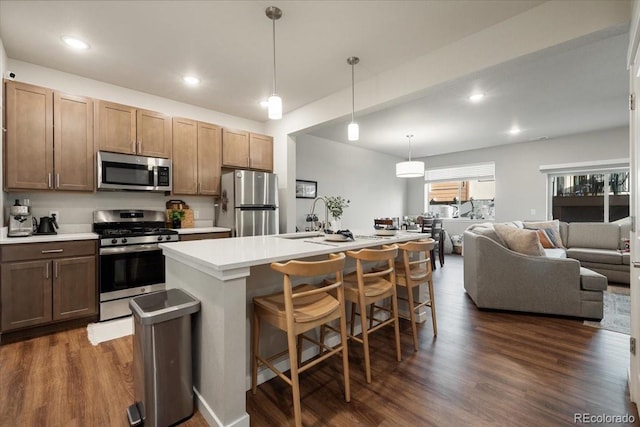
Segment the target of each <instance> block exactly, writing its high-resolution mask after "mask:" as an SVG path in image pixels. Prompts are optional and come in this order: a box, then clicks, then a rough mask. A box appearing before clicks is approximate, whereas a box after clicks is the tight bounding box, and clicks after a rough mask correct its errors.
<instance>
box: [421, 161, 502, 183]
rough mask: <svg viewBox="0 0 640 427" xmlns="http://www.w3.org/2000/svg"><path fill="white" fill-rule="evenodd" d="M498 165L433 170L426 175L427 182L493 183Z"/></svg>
mask: <svg viewBox="0 0 640 427" xmlns="http://www.w3.org/2000/svg"><path fill="white" fill-rule="evenodd" d="M495 174H496V164H495V163H494V162H490V163H476V164H471V165H463V166H455V167H446V168H438V169H431V168H428V169H427V171H426V173H425V182H428V183H431V182H447V181H467V180H472V179H477V180H487V181H491V180H494V179H495Z"/></svg>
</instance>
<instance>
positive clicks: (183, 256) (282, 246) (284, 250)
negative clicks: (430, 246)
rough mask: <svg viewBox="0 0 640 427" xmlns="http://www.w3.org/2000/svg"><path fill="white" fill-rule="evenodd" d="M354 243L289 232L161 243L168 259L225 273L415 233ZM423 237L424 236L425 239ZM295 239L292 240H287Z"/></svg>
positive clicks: (369, 235) (364, 236)
mask: <svg viewBox="0 0 640 427" xmlns="http://www.w3.org/2000/svg"><path fill="white" fill-rule="evenodd" d="M353 234H354V236H355V238H356V239H355V240H354V241H353V240H348V241H345V242H332V241H327V240H325V239H324V236H318V233H290V234H281V235H276V236H252V237H236V238H233V239H213V240H195V241H189V242H173V243H169V244H166V243H161V244H160V247H161V248H162V249H163V252H164V254H165V255H166V256H167V257H170V258H175V259H177V260H180V261H183V262H188V263H189V264H190V265H192V266H194V267H196V266H200V267H201V268H203V269H206V270H210V269H212V270H216V271H225V270H233V269H238V268H247V267H251V266H255V265H262V264H267V263H271V262H277V261H287V260H291V259H296V258H306V257H311V256H316V255H323V254H328V253H331V252H342V251H345V250H352V249H361V248H365V247H369V246H378V245H381V244H385V243H394V242H406V241H409V240H415V239H416V238H419V237H420V234H418V233H407V232H404V231H400V232H398V233H397V234H396V235H395V236H384V237H382V236H375V235H374V234H373V232H371V231H366V232H354V233H353ZM427 236H428V234H427V235H425V237H427ZM287 237H295V238H287Z"/></svg>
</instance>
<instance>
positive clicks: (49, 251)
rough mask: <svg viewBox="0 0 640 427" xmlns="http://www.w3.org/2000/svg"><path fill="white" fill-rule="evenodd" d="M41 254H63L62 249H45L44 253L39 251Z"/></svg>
mask: <svg viewBox="0 0 640 427" xmlns="http://www.w3.org/2000/svg"><path fill="white" fill-rule="evenodd" d="M40 252H41V253H43V254H59V253H62V252H64V249H47V250H44V251H40Z"/></svg>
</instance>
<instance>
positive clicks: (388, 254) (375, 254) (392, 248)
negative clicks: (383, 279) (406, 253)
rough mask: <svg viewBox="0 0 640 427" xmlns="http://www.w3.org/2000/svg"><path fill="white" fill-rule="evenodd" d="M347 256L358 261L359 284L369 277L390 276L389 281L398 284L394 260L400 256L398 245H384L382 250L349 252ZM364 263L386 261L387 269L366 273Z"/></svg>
mask: <svg viewBox="0 0 640 427" xmlns="http://www.w3.org/2000/svg"><path fill="white" fill-rule="evenodd" d="M347 255H348V256H350V257H351V258H355V259H356V271H357V274H358V282H360V281H361V280H363V279H366V278H368V277H378V276H385V275H388V276H389V281H391V282H392V283H393V284H394V285H395V282H396V275H395V266H394V260H395V258H396V256H398V245H396V244H393V245H383V246H382V249H360V250H359V251H347ZM363 261H380V262H381V261H386V263H387V268H386V269H383V270H382V269H376V270H373V271H370V272H368V273H365V271H364V268H363V266H362V262H363Z"/></svg>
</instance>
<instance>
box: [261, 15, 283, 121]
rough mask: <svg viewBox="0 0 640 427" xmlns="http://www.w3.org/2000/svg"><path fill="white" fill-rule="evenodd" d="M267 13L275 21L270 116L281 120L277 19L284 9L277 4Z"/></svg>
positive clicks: (269, 104) (269, 102) (269, 100)
mask: <svg viewBox="0 0 640 427" xmlns="http://www.w3.org/2000/svg"><path fill="white" fill-rule="evenodd" d="M265 13H266V14H267V18H269V19H271V22H272V23H273V93H272V94H271V96H270V97H269V99H268V100H267V102H268V111H269V118H270V119H271V120H279V119H281V118H282V98H280V97H279V96H278V94H277V92H276V21H277V20H278V19H280V17H282V10H280V8H277V7H275V6H269V7H268V8H267V9H266V10H265Z"/></svg>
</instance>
